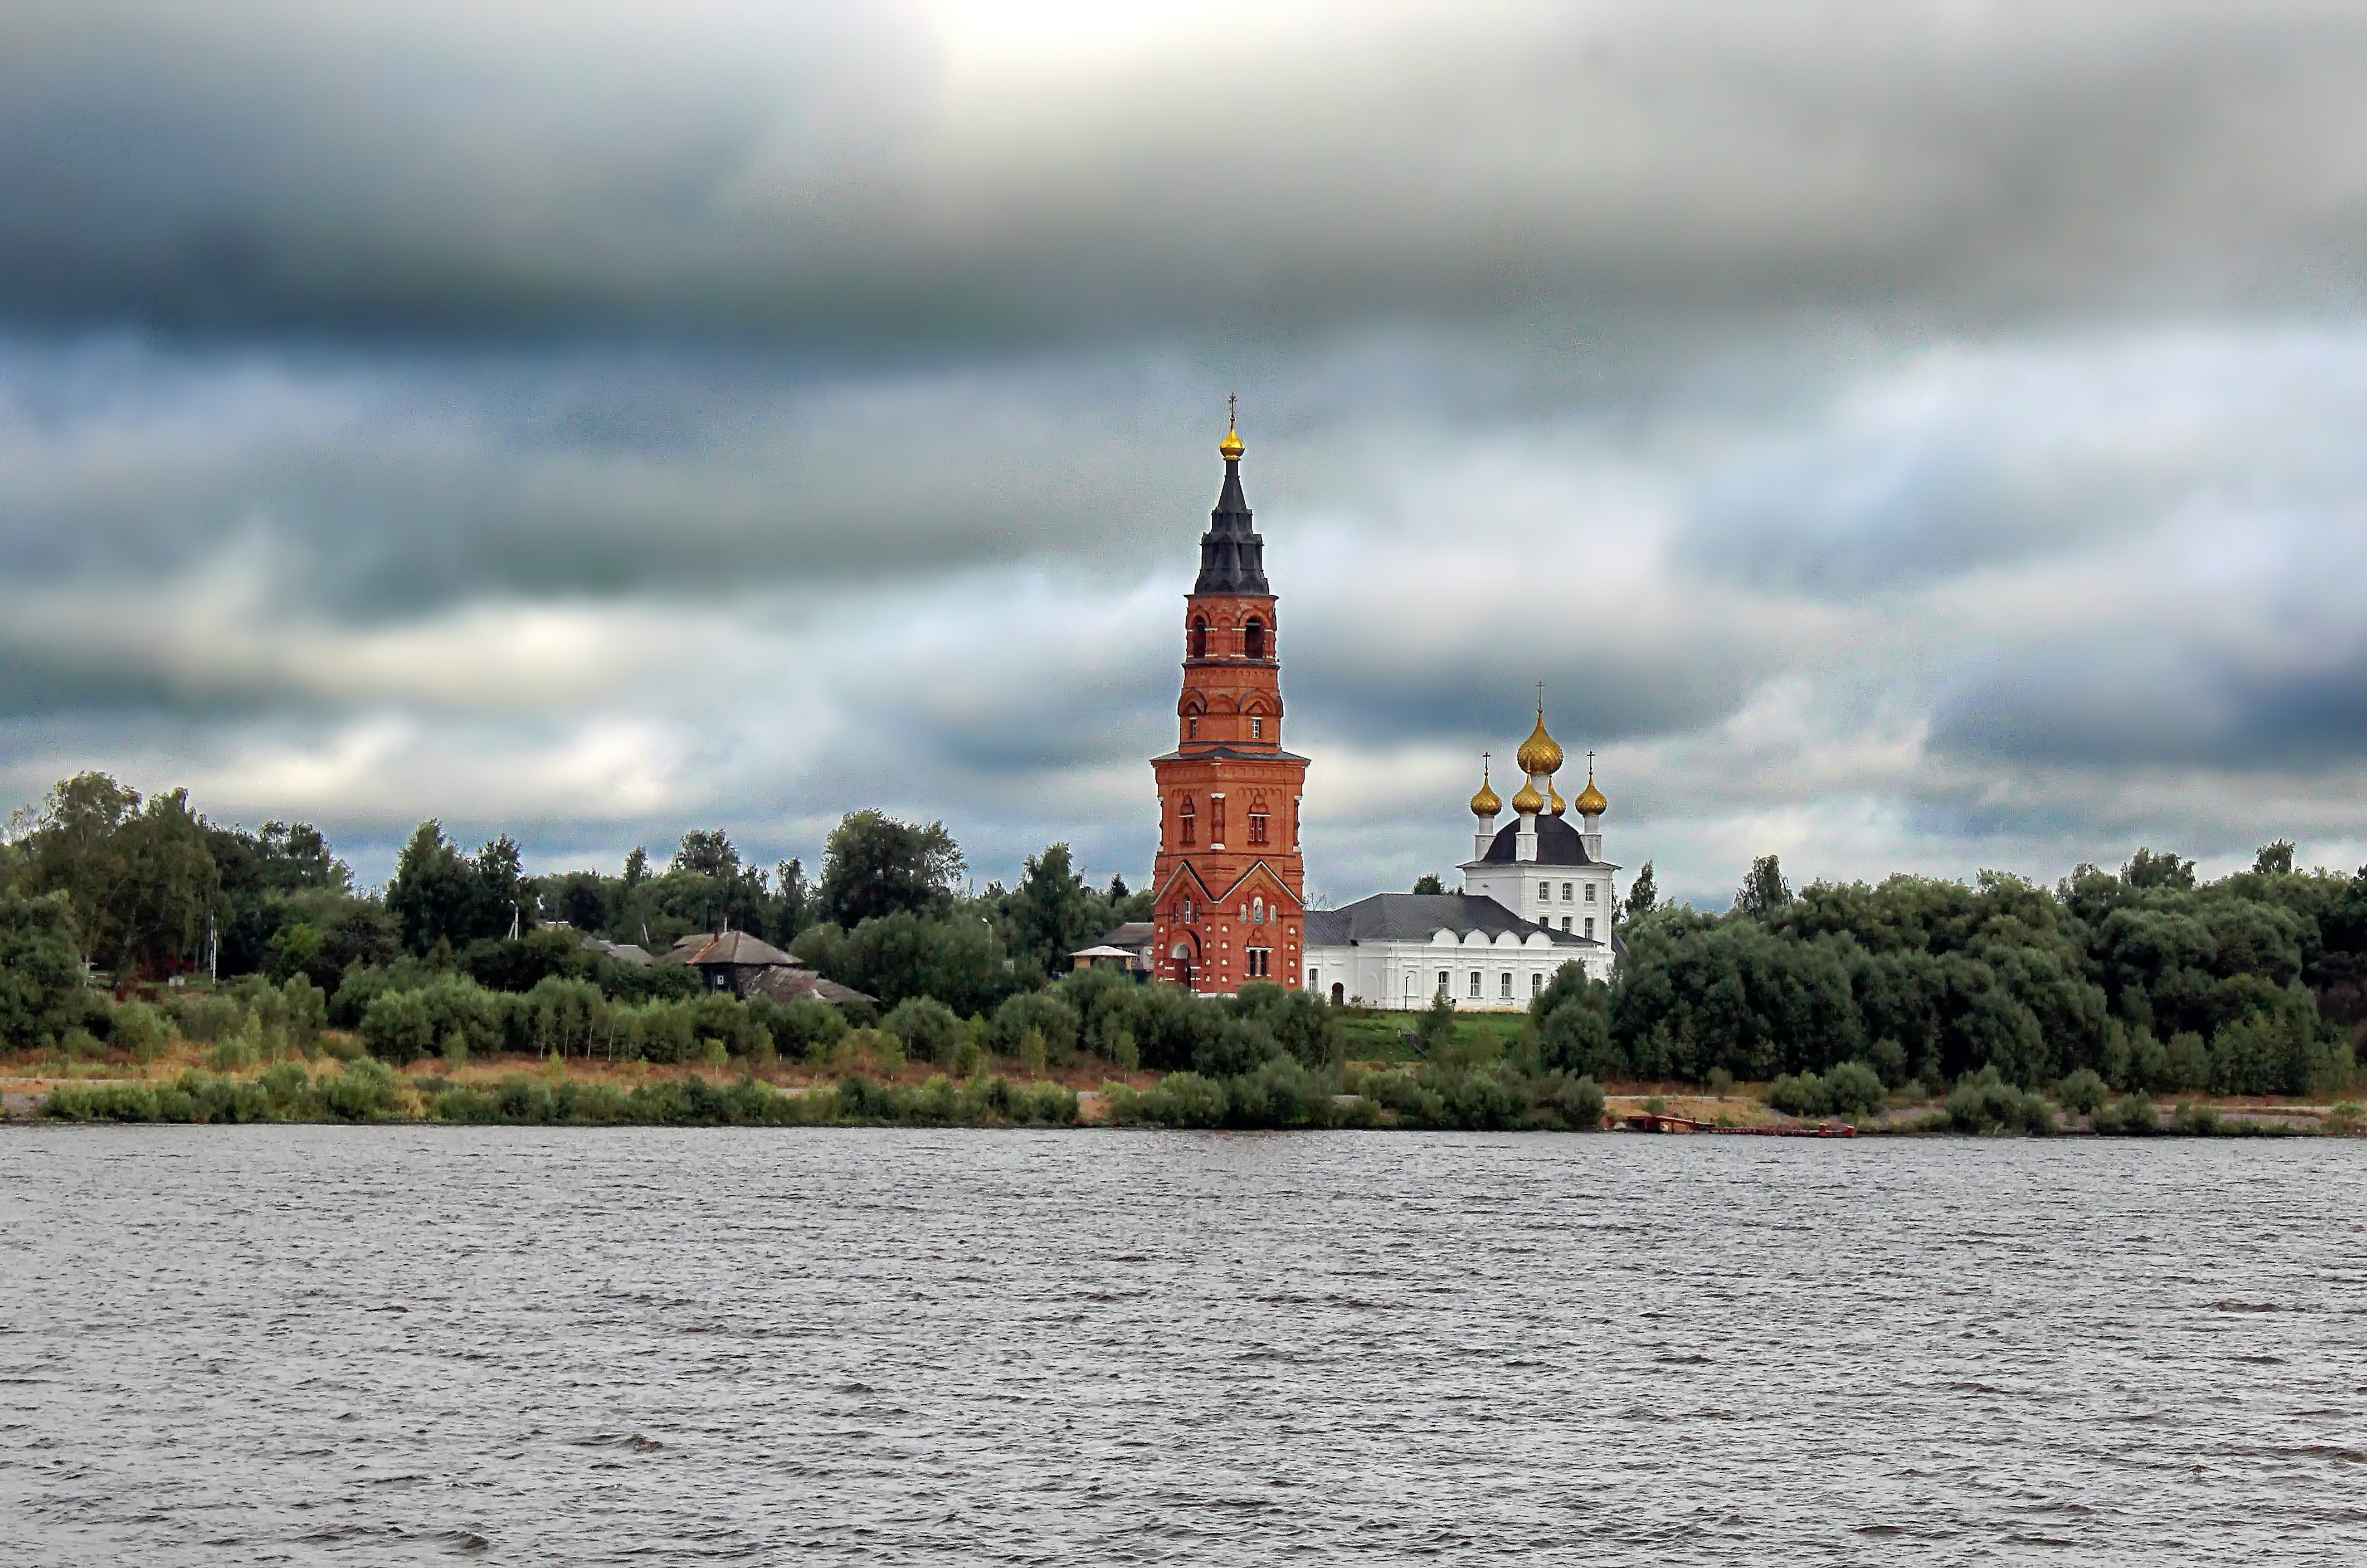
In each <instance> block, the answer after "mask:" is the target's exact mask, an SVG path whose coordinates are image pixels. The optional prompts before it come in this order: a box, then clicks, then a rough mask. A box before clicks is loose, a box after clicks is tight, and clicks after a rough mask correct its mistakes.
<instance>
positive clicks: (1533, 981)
mask: <svg viewBox="0 0 2367 1568" xmlns="http://www.w3.org/2000/svg"><path fill="white" fill-rule="evenodd" d="M1545 990H1546V977H1545V976H1544V975H1542V974H1533V975H1531V976H1529V994H1530V995H1532V996H1542V995H1544V994H1545Z"/></svg>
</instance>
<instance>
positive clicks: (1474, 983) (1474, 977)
mask: <svg viewBox="0 0 2367 1568" xmlns="http://www.w3.org/2000/svg"><path fill="white" fill-rule="evenodd" d="M1471 1000H1473V1001H1474V1002H1477V1001H1478V1000H1479V971H1478V970H1476V969H1475V970H1473V971H1471Z"/></svg>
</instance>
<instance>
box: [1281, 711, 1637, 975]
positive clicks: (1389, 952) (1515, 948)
mask: <svg viewBox="0 0 2367 1568" xmlns="http://www.w3.org/2000/svg"><path fill="white" fill-rule="evenodd" d="M1589 755H1590V756H1591V755H1592V754H1591V753H1590V754H1589ZM1518 761H1519V763H1520V766H1521V771H1522V773H1523V774H1524V775H1526V778H1527V781H1526V782H1525V783H1523V785H1522V786H1521V788H1520V790H1519V791H1518V792H1517V793H1515V794H1514V795H1513V796H1512V822H1511V823H1510V824H1506V825H1505V826H1504V827H1502V828H1499V827H1497V825H1496V819H1497V818H1498V817H1499V816H1500V815H1501V814H1502V812H1503V809H1504V802H1503V801H1501V800H1499V799H1498V798H1497V795H1496V791H1495V790H1494V789H1493V788H1492V787H1491V786H1490V785H1489V781H1488V778H1487V777H1486V775H1485V773H1484V772H1483V774H1482V775H1481V778H1480V781H1479V792H1478V794H1476V795H1474V796H1472V797H1471V814H1472V815H1473V816H1475V817H1477V818H1478V819H1479V825H1478V831H1477V832H1476V833H1475V834H1474V835H1472V842H1471V858H1470V859H1468V860H1467V861H1465V862H1464V863H1463V866H1462V868H1461V869H1462V872H1463V891H1462V892H1450V893H1405V892H1384V893H1375V894H1374V895H1373V896H1372V897H1370V898H1365V899H1359V900H1358V901H1357V902H1355V903H1352V904H1349V905H1347V906H1346V907H1344V908H1341V909H1310V910H1308V912H1307V948H1306V971H1305V976H1304V978H1305V981H1306V985H1307V989H1308V991H1310V992H1312V993H1314V994H1316V995H1318V996H1324V997H1328V998H1330V999H1331V1000H1332V1001H1335V1002H1361V1003H1362V1004H1363V1005H1365V1006H1369V1007H1402V1008H1406V1009H1408V1010H1412V1009H1415V1008H1421V1007H1427V1006H1430V1002H1431V998H1432V997H1433V996H1436V995H1438V994H1440V993H1441V992H1444V994H1446V995H1447V997H1448V998H1449V999H1451V1000H1452V1001H1453V1002H1454V1003H1455V1006H1458V1007H1467V1008H1477V1009H1479V1010H1481V1011H1488V1012H1509V1011H1513V1010H1517V1009H1519V1008H1523V1007H1526V1006H1528V1005H1529V998H1530V997H1532V996H1534V995H1535V994H1537V993H1538V992H1540V991H1542V990H1544V989H1545V987H1546V982H1547V981H1549V980H1551V979H1552V978H1553V976H1554V974H1555V973H1556V972H1557V971H1559V970H1560V968H1561V966H1562V965H1564V964H1566V963H1569V962H1571V961H1573V960H1575V961H1576V962H1578V963H1580V964H1583V965H1584V966H1585V968H1586V972H1587V973H1588V974H1589V975H1591V976H1592V977H1593V978H1595V979H1597V980H1608V979H1610V978H1611V970H1612V966H1613V964H1614V962H1616V961H1617V958H1618V954H1619V952H1620V951H1621V950H1622V949H1621V948H1620V945H1619V939H1618V937H1617V936H1616V935H1615V934H1614V932H1613V930H1612V923H1611V909H1612V900H1613V896H1614V895H1613V892H1612V875H1613V873H1614V872H1615V871H1617V870H1618V869H1619V868H1618V867H1617V866H1615V865H1614V864H1612V863H1611V862H1610V861H1608V860H1605V859H1604V858H1603V832H1602V823H1603V812H1606V811H1608V810H1609V809H1610V802H1609V801H1606V800H1605V799H1604V798H1603V791H1602V790H1599V789H1597V788H1596V787H1595V783H1594V769H1593V767H1591V766H1589V767H1588V768H1587V773H1586V789H1585V790H1584V791H1583V792H1582V793H1580V796H1579V797H1578V800H1577V802H1576V805H1577V809H1578V814H1579V816H1580V819H1582V820H1583V821H1584V822H1585V824H1586V825H1585V827H1583V828H1582V829H1581V828H1575V827H1572V826H1570V824H1569V823H1568V822H1567V821H1565V820H1564V817H1565V815H1566V814H1567V812H1569V805H1568V804H1566V803H1565V802H1564V801H1563V800H1562V798H1561V795H1560V793H1559V792H1558V791H1557V790H1555V788H1554V784H1553V778H1554V775H1555V774H1556V773H1558V772H1559V771H1560V770H1561V765H1562V750H1561V747H1560V746H1559V745H1558V744H1556V743H1555V741H1554V738H1553V737H1552V736H1551V735H1549V734H1547V733H1546V718H1545V709H1544V706H1543V705H1542V704H1540V705H1539V707H1538V709H1537V726H1536V729H1535V731H1533V732H1532V733H1530V735H1529V738H1528V739H1527V740H1526V741H1524V742H1523V743H1522V744H1521V749H1520V754H1519V757H1518Z"/></svg>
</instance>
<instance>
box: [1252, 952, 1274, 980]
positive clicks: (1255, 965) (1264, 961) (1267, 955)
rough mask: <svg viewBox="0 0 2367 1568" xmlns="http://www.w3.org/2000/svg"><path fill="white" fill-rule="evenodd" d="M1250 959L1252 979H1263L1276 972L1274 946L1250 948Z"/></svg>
mask: <svg viewBox="0 0 2367 1568" xmlns="http://www.w3.org/2000/svg"><path fill="white" fill-rule="evenodd" d="M1249 960H1250V977H1251V979H1253V980H1263V979H1265V978H1267V977H1268V976H1270V975H1272V974H1273V973H1274V949H1272V948H1251V949H1250V950H1249Z"/></svg>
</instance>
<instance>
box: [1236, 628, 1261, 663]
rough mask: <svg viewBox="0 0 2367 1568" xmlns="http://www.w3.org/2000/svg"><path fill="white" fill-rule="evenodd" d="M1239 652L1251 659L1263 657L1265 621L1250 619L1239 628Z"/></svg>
mask: <svg viewBox="0 0 2367 1568" xmlns="http://www.w3.org/2000/svg"><path fill="white" fill-rule="evenodd" d="M1241 652H1242V653H1245V654H1247V655H1248V656H1249V657H1251V658H1252V659H1263V658H1264V657H1265V622H1264V621H1262V620H1257V619H1252V620H1251V622H1250V623H1249V625H1248V626H1246V627H1244V628H1242V629H1241Z"/></svg>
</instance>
